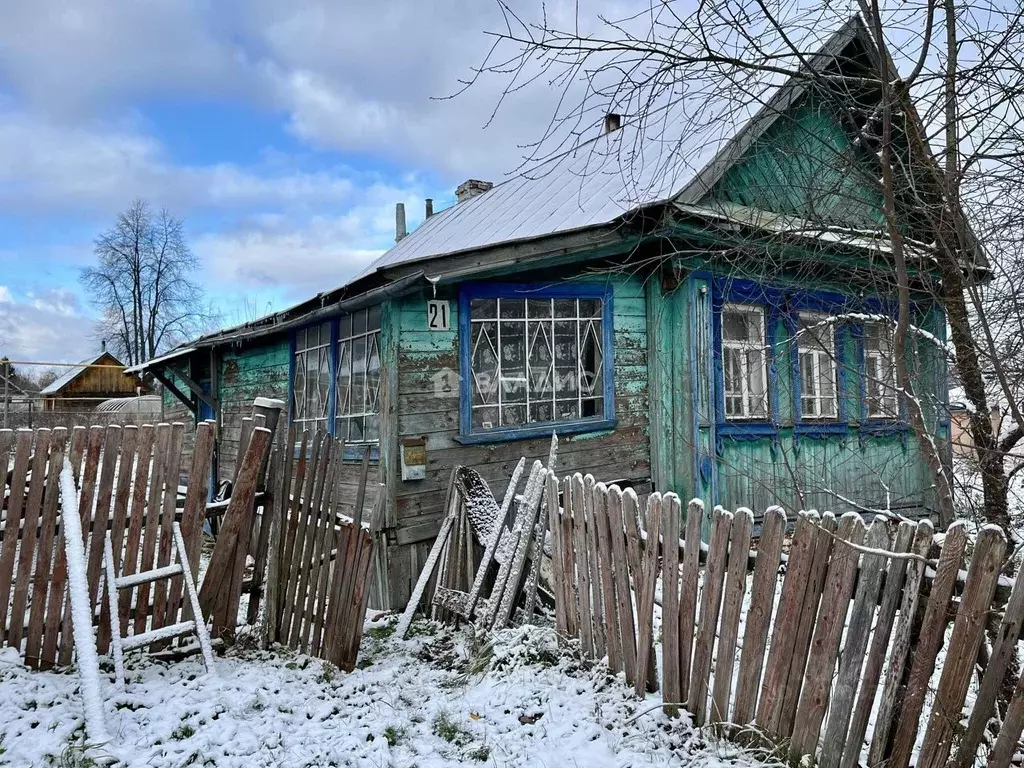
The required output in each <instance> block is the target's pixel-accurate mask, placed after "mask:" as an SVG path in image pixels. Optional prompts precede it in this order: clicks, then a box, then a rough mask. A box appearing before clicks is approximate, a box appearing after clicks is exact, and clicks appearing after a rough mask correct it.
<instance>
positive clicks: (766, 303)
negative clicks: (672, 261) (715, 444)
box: [693, 271, 908, 440]
mask: <svg viewBox="0 0 1024 768" xmlns="http://www.w3.org/2000/svg"><path fill="white" fill-rule="evenodd" d="M693 275H694V277H700V278H703V279H707V280H710V281H711V286H712V301H711V307H712V349H713V351H714V354H713V357H714V386H715V391H714V397H715V405H714V409H715V422H716V425H715V426H716V429H715V432H716V436H717V438H721V437H730V438H733V439H737V440H756V439H761V438H771V439H772V440H777V439H778V437H779V433H780V429H782V424H781V417H780V412H779V406H780V391H779V381H778V367H777V366H778V365H779V363H780V362H781V363H782V364H787V363H788V365H789V366H790V371H791V377H792V393H791V400H792V402H791V406H792V409H793V419H794V423H793V425H792V428H793V433H794V436H796V437H798V438H799V437H808V438H827V437H830V436H835V435H851V434H852V433H854V432H856V433H857V434H859V435H861V436H868V435H878V436H884V435H905V434H906V432H907V429H908V427H907V423H906V408H905V403H904V402H903V401H902V400H901V401H900V413H899V418H898V419H891V418H889V419H882V418H872V419H869V418H868V417H867V399H866V376H865V374H866V365H865V360H864V345H863V323H862V322H856V321H847V322H844V323H842V324H841V325H840V326H839V327H837V328H836V332H835V348H836V367H837V369H838V374H839V375H838V380H837V414H838V415H837V418H835V419H821V420H816V419H804V418H803V417H802V416H801V412H800V364H799V348H798V345H797V344H796V343H790V344H789V350H788V351H789V360H788V361H787V360H785V359H784V356H783V353H782V351H781V350H780V349H779V345H776V344H774V343H773V341H772V334H773V331H774V329H775V328H776V327H777V326H778V324H779V323H781V324H782V326H783V328H784V329H785V335H786V337H787V340H788V341H789V342H792V341H793V340H794V339H795V338H796V331H797V321H798V317H799V313H800V312H821V313H827V314H833V315H836V314H847V313H855V312H862V313H867V314H886V315H890V316H891V315H892V314H893V313H894V312H895V304H894V302H892V301H890V300H886V299H880V298H877V297H863V298H855V297H852V296H846V295H844V294H841V293H837V292H834V291H827V290H821V291H817V290H815V291H808V290H801V289H786V288H774V287H769V286H765V285H761V284H760V283H757V282H755V281H753V280H747V279H743V278H734V277H723V276H717V275H712V274H710V273H707V272H703V271H698V272H694V273H693ZM726 304H745V305H748V306H760V307H762V308H763V309H764V310H765V346H766V348H767V349H768V418H767V419H763V420H742V421H741V420H732V421H730V420H728V419H727V418H726V416H725V376H724V371H723V365H722V309H723V308H724V306H725V305H726ZM851 341H852V342H853V346H854V355H855V358H854V360H852V361H851V360H850V359H849V354H848V351H847V349H848V347H849V346H850V343H849V342H851ZM850 376H856V377H857V387H856V390H855V402H854V403H851V402H850V397H849V394H850V393H851V392H852V391H854V389H853V387H852V386H851V384H850V381H849V377H850Z"/></svg>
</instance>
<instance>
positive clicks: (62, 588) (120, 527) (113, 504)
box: [0, 423, 213, 668]
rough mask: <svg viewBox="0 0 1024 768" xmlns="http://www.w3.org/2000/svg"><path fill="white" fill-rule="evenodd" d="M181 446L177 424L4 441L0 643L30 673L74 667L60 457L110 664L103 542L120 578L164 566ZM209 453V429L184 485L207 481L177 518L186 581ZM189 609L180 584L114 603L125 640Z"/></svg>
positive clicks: (202, 429)
mask: <svg viewBox="0 0 1024 768" xmlns="http://www.w3.org/2000/svg"><path fill="white" fill-rule="evenodd" d="M183 435H184V426H183V425H182V424H178V423H176V424H159V425H156V426H153V425H143V426H142V427H135V426H126V427H120V426H116V425H111V426H108V427H105V428H104V427H101V426H94V427H91V428H88V429H86V428H85V427H74V428H73V429H72V430H71V432H70V436H69V434H68V430H67V429H65V428H63V427H57V428H55V429H53V430H50V429H46V428H41V429H37V430H35V431H32V430H28V429H23V430H17V431H12V430H0V472H2V474H0V478H2V489H3V495H2V499H3V504H2V505H0V630H2V634H0V640H2V645H5V646H10V647H14V648H17V649H18V651H19V652H20V653H21V654H22V655H23V657H24V659H25V662H26V663H27V664H28V665H30V666H32V667H35V668H49V667H52V666H55V665H58V664H59V665H66V664H68V663H69V662H70V661H71V658H72V649H73V646H74V638H73V632H72V619H71V604H70V601H69V600H68V595H67V592H68V590H67V585H68V563H67V558H66V554H65V547H64V538H63V537H64V529H65V526H64V525H62V520H61V512H62V509H61V507H62V505H61V497H60V493H59V483H58V482H57V478H58V476H59V475H60V471H61V467H62V464H63V461H64V457H65V455H66V456H67V457H68V459H69V461H70V464H71V468H72V471H73V474H74V480H75V486H76V488H77V491H78V499H77V501H78V505H77V508H78V509H79V515H80V521H81V529H82V535H83V543H84V546H85V550H86V582H87V585H86V586H87V590H88V596H89V599H90V601H91V605H92V606H93V608H94V610H93V621H94V623H95V624H97V625H98V633H97V647H98V650H99V652H100V653H105V652H106V651H107V649H108V647H109V643H110V620H109V615H110V609H109V607H108V603H107V602H106V601H105V600H102V599H101V598H102V594H101V593H102V579H101V576H102V565H103V556H104V541H105V537H106V534H107V531H108V530H109V531H110V534H111V540H112V543H113V557H114V560H115V562H116V565H117V567H118V568H122V567H123V572H124V573H125V574H131V573H137V572H138V571H140V570H148V569H150V568H153V567H160V566H164V565H167V564H168V563H169V562H170V556H171V539H172V524H173V522H174V520H175V515H176V514H178V513H177V511H176V502H177V498H178V467H179V463H180V459H181V447H182V438H183ZM212 448H213V433H212V428H211V426H210V425H209V424H201V425H200V426H199V429H198V431H197V435H196V449H195V451H194V454H193V459H192V471H191V474H190V476H191V477H198V478H202V481H201V482H200V483H194V484H193V486H194V487H190V489H189V491H188V493H187V494H186V496H185V499H184V507H183V508H182V509H181V511H180V522H181V530H182V533H183V536H184V539H185V544H186V547H187V548H188V550H189V562H190V563H191V564H192V570H193V577H195V576H196V575H197V573H196V569H197V568H198V563H199V557H198V554H199V546H200V543H201V536H202V526H203V517H204V511H205V510H204V504H205V500H206V493H205V486H206V482H205V478H207V477H208V476H209V466H210V457H211V455H212ZM122 564H123V566H122ZM151 587H153V593H152V594H151ZM184 602H185V603H186V604H185V605H183V600H182V578H181V576H178V577H176V578H175V579H174V580H172V581H170V582H164V583H159V584H156V585H151V584H148V583H147V584H141V585H139V586H138V587H137V588H135V589H134V590H125V591H124V592H123V593H122V595H121V596H120V602H119V604H118V609H119V610H118V620H119V621H120V625H121V632H122V635H123V636H124V635H129V634H131V633H132V632H134V633H138V632H142V631H145V630H146V629H147V627H148V628H151V629H154V628H159V627H163V626H168V625H170V624H174V623H176V622H178V621H179V618H178V615H179V612H182V611H183V612H185V613H190V608H189V607H188V606H187V601H184ZM97 607H98V608H99V610H98V611H97V610H96V608H97ZM186 618H188V617H186Z"/></svg>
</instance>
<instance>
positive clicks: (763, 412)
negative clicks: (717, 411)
mask: <svg viewBox="0 0 1024 768" xmlns="http://www.w3.org/2000/svg"><path fill="white" fill-rule="evenodd" d="M731 312H736V313H742V314H745V315H755V316H756V317H757V340H756V341H751V340H749V339H747V340H738V339H726V338H725V316H726V315H727V314H729V313H731ZM721 326H722V327H721V341H722V408H723V413H724V414H725V418H726V420H727V421H763V420H766V419H767V418H768V413H769V410H768V345H767V344H766V343H765V339H766V334H765V327H766V321H765V308H764V307H762V306H757V305H751V304H735V303H728V304H724V305H723V306H722V321H721ZM727 351H734V352H738V353H739V357H740V366H741V374H742V375H741V377H740V391H739V392H738V393H729V392H728V391H726V389H725V381H726V366H727V364H728V363H727V361H726V353H727ZM749 352H758V353H760V355H761V366H760V367H761V377H762V378H761V382H762V389H763V390H764V391H763V393H762V395H761V408H760V412H756V409H754V408H752V407H751V401H752V400H753V399H754V398H755V397H756V396H755V395H754V394H753V393H752V391H751V386H750V362H749V359H748V357H749V356H748V353H749ZM736 397H739V398H740V411H741V413H739V414H730V413H729V406H728V403H729V399H730V398H736Z"/></svg>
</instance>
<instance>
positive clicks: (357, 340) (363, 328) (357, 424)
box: [334, 306, 380, 443]
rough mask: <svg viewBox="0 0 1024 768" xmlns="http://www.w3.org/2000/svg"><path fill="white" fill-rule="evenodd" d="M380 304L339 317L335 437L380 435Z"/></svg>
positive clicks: (371, 439) (357, 439) (362, 439)
mask: <svg viewBox="0 0 1024 768" xmlns="http://www.w3.org/2000/svg"><path fill="white" fill-rule="evenodd" d="M379 398H380V307H378V306H373V307H369V308H367V309H361V310H358V311H356V312H353V313H352V314H351V315H346V316H344V317H342V318H340V319H339V320H338V377H337V410H336V411H335V418H334V423H335V427H334V430H335V431H334V436H335V437H336V438H338V439H340V440H347V441H348V442H349V443H375V442H377V439H378V437H379V436H380V426H379V415H378V414H379V410H380V409H379V407H378V404H379Z"/></svg>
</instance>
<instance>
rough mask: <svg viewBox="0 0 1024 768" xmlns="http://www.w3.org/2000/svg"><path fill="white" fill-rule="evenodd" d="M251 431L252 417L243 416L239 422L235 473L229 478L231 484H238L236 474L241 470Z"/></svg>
mask: <svg viewBox="0 0 1024 768" xmlns="http://www.w3.org/2000/svg"><path fill="white" fill-rule="evenodd" d="M252 429H253V418H252V416H243V417H242V420H241V431H240V432H239V435H238V452H237V453H236V454H235V471H234V474H232V476H231V480H232V482H233V483H237V482H238V473H239V471H241V468H242V460H243V458H244V456H245V452H246V450H247V449H248V447H249V439H250V438H251V437H252Z"/></svg>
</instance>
